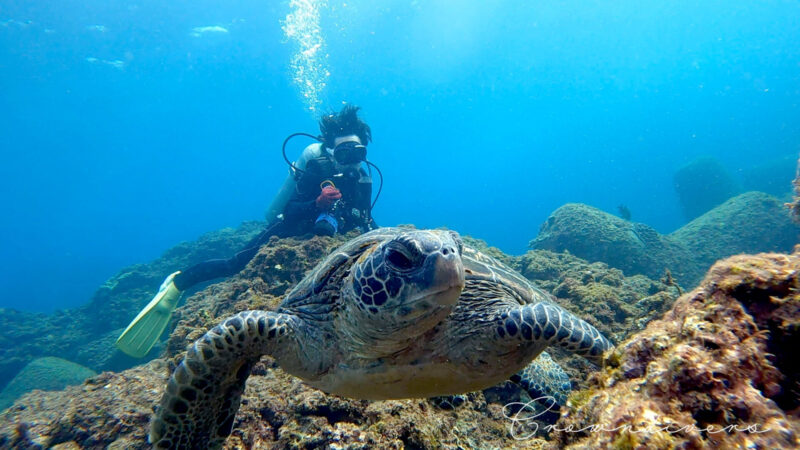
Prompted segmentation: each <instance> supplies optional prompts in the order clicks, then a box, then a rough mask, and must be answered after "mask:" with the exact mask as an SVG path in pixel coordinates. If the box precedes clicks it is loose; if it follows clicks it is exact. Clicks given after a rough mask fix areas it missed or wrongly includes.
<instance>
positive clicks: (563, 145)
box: [0, 0, 800, 311]
mask: <svg viewBox="0 0 800 450" xmlns="http://www.w3.org/2000/svg"><path fill="white" fill-rule="evenodd" d="M298 5H301V6H304V7H305V8H312V9H313V8H316V10H317V11H318V12H319V27H320V33H321V34H320V36H321V38H322V39H323V41H324V47H322V48H321V49H320V50H321V51H324V55H323V54H322V53H320V55H323V56H325V57H324V58H323V60H322V62H323V63H324V64H325V67H326V69H325V70H326V71H327V72H328V73H329V75H328V76H326V77H325V79H324V80H325V82H326V86H325V87H324V88H320V90H319V93H320V97H319V100H320V105H321V109H320V110H321V111H330V110H338V109H339V108H340V107H341V105H342V102H344V101H346V102H350V103H354V104H357V105H359V106H361V107H362V108H363V110H362V113H363V117H364V118H365V119H366V120H367V122H368V123H369V124H370V126H371V127H372V130H373V137H374V142H373V143H372V145H370V146H369V158H370V159H371V160H372V161H373V162H375V163H376V164H378V165H379V166H380V167H381V169H382V171H383V174H384V176H385V185H384V188H383V193H382V194H381V198H380V201H379V202H378V204H377V206H376V209H375V211H374V216H375V218H376V219H377V221H378V222H379V223H380V224H381V225H394V224H400V223H413V224H416V225H417V226H420V227H438V226H448V227H450V228H453V229H456V230H459V231H460V232H462V233H466V234H470V235H473V236H475V237H479V238H482V239H485V240H486V241H488V242H489V243H490V244H491V245H495V246H498V247H500V248H501V249H503V250H504V251H506V252H509V253H521V252H523V251H525V249H526V247H527V243H528V241H529V240H530V239H532V238H533V237H535V236H536V233H537V230H538V228H539V225H540V224H541V223H542V222H543V221H544V220H545V219H546V218H547V216H548V215H549V214H550V213H551V212H552V211H553V210H555V209H556V208H558V207H559V206H561V205H563V204H564V203H566V202H583V203H587V204H590V205H593V206H596V207H598V208H601V209H604V210H606V211H609V212H612V213H616V208H617V205H619V204H625V205H627V206H628V207H629V208H630V210H631V211H632V213H633V220H635V221H638V222H644V223H647V224H649V225H651V226H653V227H655V228H656V229H657V230H659V231H661V232H669V231H672V230H674V229H676V228H677V227H679V226H680V225H682V224H683V223H685V220H684V218H683V217H682V215H681V212H680V207H679V204H678V200H677V197H676V195H675V192H674V188H673V186H672V176H673V174H674V173H675V171H676V170H677V169H678V168H680V167H681V166H683V165H684V164H686V163H687V162H689V161H691V160H692V159H694V158H695V157H697V156H700V155H711V156H714V157H716V158H718V159H719V160H720V161H722V163H723V164H724V165H725V166H726V167H727V168H728V169H729V170H730V171H731V172H732V173H734V174H736V173H739V172H742V171H746V170H748V169H749V168H752V167H754V166H756V165H759V164H762V163H764V162H768V161H770V160H772V159H779V158H783V157H787V155H788V156H794V155H796V154H797V152H798V149H799V148H800V146H799V145H798V143H799V142H800V111H798V103H800V62H799V61H800V47H798V45H797V42H800V20H798V19H799V18H800V6H799V5H798V4H797V3H795V2H790V1H765V2H745V1H707V2H702V3H701V4H696V3H692V2H662V3H659V4H652V2H650V3H642V2H636V1H630V0H625V1H613V2H612V1H583V2H570V1H538V2H530V1H523V0H514V1H512V0H505V1H503V0H494V1H487V2H478V1H467V2H465V1H458V0H435V1H416V0H414V1H381V2H373V1H366V0H354V1H346V2H334V1H328V2H320V1H314V0H307V1H305V2H298V1H293V2H288V1H281V2H268V1H255V0H247V1H236V2H229V1H227V2H223V1H209V0H199V1H192V2H189V1H186V0H179V1H170V2H163V1H156V0H143V1H134V0H129V1H98V0H89V1H80V2H78V1H74V0H65V1H61V2H44V1H41V0H27V1H20V0H7V1H4V2H3V3H2V4H0V136H2V137H1V138H0V149H2V154H1V155H0V192H2V199H3V203H2V218H3V219H2V220H0V252H2V253H0V258H1V259H0V274H2V275H0V292H2V295H0V307H13V308H18V309H23V310H35V311H52V310H54V309H59V308H68V307H74V306H77V305H80V304H82V303H85V302H86V301H87V300H88V299H89V297H90V296H91V294H92V293H93V291H94V290H95V289H96V288H97V287H98V285H99V284H100V283H102V282H103V281H104V280H105V279H107V278H108V277H110V276H112V275H113V274H115V273H116V272H117V271H119V269H121V268H122V267H124V266H126V265H128V264H132V263H137V262H147V261H149V260H151V259H153V258H155V257H157V256H159V255H160V254H161V252H163V251H164V250H165V249H167V248H169V247H171V246H172V245H174V244H176V243H178V242H180V241H182V240H191V239H194V238H196V237H197V236H199V235H200V234H202V233H203V232H206V231H212V230H216V229H219V228H221V227H225V226H236V225H237V224H238V223H240V222H241V221H243V220H253V219H261V218H262V217H263V213H264V211H265V209H266V207H267V205H268V203H269V201H270V199H271V197H272V195H273V194H274V193H275V191H276V190H277V188H278V186H279V185H280V183H281V182H282V180H283V178H284V176H285V175H286V170H287V168H286V166H285V164H284V162H283V160H282V158H281V156H280V144H281V143H282V141H283V139H284V138H285V137H286V136H287V135H288V134H290V133H292V132H296V131H305V132H310V133H316V132H317V124H316V118H317V117H318V112H317V113H315V112H311V111H309V110H308V105H309V103H308V101H307V99H306V98H304V97H303V96H302V93H301V90H300V89H299V88H298V86H297V85H296V84H295V83H294V82H293V78H295V77H296V75H297V74H296V73H295V72H294V69H293V68H292V66H291V64H290V61H291V60H292V57H293V55H295V54H297V52H298V47H297V45H296V43H295V42H294V41H293V40H292V39H289V38H287V36H286V35H285V33H284V30H283V25H284V24H285V23H286V17H287V15H288V14H290V13H292V12H293V11H296V10H297V9H298V8H299V6H298ZM223 30H224V31H223ZM301 148H302V145H301V144H300V143H299V142H297V143H294V146H293V148H290V153H291V152H293V154H294V155H297V154H299V152H300V150H301ZM787 191H788V186H787Z"/></svg>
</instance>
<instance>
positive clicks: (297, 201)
mask: <svg viewBox="0 0 800 450" xmlns="http://www.w3.org/2000/svg"><path fill="white" fill-rule="evenodd" d="M317 215H319V211H318V210H317V199H316V197H315V198H313V199H311V200H304V199H301V198H299V197H298V196H297V195H295V196H293V197H292V199H291V200H289V203H287V204H286V208H285V209H284V210H283V220H284V221H285V222H286V223H289V224H296V225H299V224H303V223H313V222H314V220H315V219H316V218H317Z"/></svg>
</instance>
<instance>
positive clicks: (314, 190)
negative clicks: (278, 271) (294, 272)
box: [173, 156, 376, 291]
mask: <svg viewBox="0 0 800 450" xmlns="http://www.w3.org/2000/svg"><path fill="white" fill-rule="evenodd" d="M304 167H305V171H304V172H303V174H302V175H301V176H300V177H299V178H298V179H297V180H296V185H295V189H294V192H293V193H292V195H291V197H290V198H289V201H288V202H287V204H286V206H285V208H284V210H283V218H282V219H280V218H279V219H277V220H275V221H274V222H273V223H271V224H270V225H269V226H267V228H266V229H265V230H264V231H263V232H261V234H259V235H258V236H256V237H255V238H253V239H252V240H251V241H250V242H249V243H248V244H247V245H245V247H244V249H243V250H241V251H239V252H238V253H236V255H234V256H233V257H231V258H228V259H212V260H208V261H204V262H201V263H199V264H196V265H194V266H192V267H190V268H188V269H186V270H184V271H181V273H179V274H178V275H176V276H175V278H174V280H173V281H174V283H175V287H177V288H178V289H179V290H181V291H185V290H186V289H188V288H190V287H192V286H194V285H196V284H198V283H202V282H203V281H208V280H211V279H214V278H219V277H228V276H231V275H234V274H236V273H238V272H239V271H241V270H242V269H243V268H244V267H245V266H246V265H247V263H248V262H250V260H251V259H253V256H255V254H256V253H258V249H259V248H261V246H262V245H264V244H265V243H267V242H268V241H269V238H271V237H272V236H278V237H289V236H302V235H305V234H309V233H315V232H317V233H318V234H322V233H319V231H318V230H319V228H320V227H319V226H317V227H315V225H318V224H317V222H318V221H320V220H324V221H325V222H326V223H328V224H332V223H335V224H336V225H335V227H334V230H335V232H337V233H347V232H348V231H351V230H354V229H360V230H361V231H368V230H371V229H374V228H376V225H375V223H374V221H373V220H372V217H371V216H370V201H371V200H372V180H371V178H370V177H369V175H368V174H367V173H366V172H365V171H364V169H363V168H361V167H351V168H345V169H344V170H339V168H337V166H336V164H335V163H334V162H333V160H332V159H331V158H330V157H328V156H321V157H317V158H312V159H309V160H308V161H307V162H306V164H305V166H304ZM326 180H327V181H331V182H333V184H334V185H335V186H336V188H337V189H339V191H340V192H341V193H342V198H341V199H340V200H339V201H337V202H336V203H335V204H334V205H333V206H332V207H331V208H330V209H329V210H327V211H320V210H319V209H317V206H316V199H317V196H318V195H319V193H320V190H321V188H320V184H321V183H323V182H324V181H326ZM325 215H327V217H323V216H325ZM326 228H327V227H326Z"/></svg>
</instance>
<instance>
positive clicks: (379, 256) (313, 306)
mask: <svg viewBox="0 0 800 450" xmlns="http://www.w3.org/2000/svg"><path fill="white" fill-rule="evenodd" d="M550 345H555V346H559V347H562V348H565V349H567V350H569V351H571V352H574V353H576V354H578V355H581V356H584V357H586V358H587V359H589V360H590V361H593V362H595V363H597V362H599V361H600V360H601V359H602V355H603V353H604V352H605V351H606V350H608V349H610V348H611V347H612V345H611V343H610V342H609V341H608V340H607V339H606V338H605V337H603V336H602V335H601V334H600V333H599V332H598V331H597V330H596V329H595V328H594V327H593V326H591V325H589V324H588V323H586V322H584V321H583V320H580V319H578V318H577V317H575V316H573V315H572V314H571V313H569V312H567V311H566V310H564V309H562V308H561V307H559V306H557V305H555V304H553V303H551V302H549V301H548V295H547V294H545V293H544V292H542V291H540V290H539V289H537V288H535V287H534V286H532V285H531V284H530V283H529V282H528V281H527V280H526V279H525V278H523V277H522V276H521V275H519V274H517V273H516V272H514V271H513V270H511V269H510V268H508V267H506V266H504V265H503V264H501V263H500V262H498V261H496V260H494V259H493V258H491V257H489V256H487V255H485V254H483V253H480V252H478V251H476V250H474V249H472V248H469V247H466V246H464V245H463V243H462V241H461V239H460V237H459V236H458V234H457V233H455V232H452V231H443V230H410V229H400V228H382V229H378V230H375V231H372V232H369V233H366V234H363V235H361V236H359V237H357V238H355V239H353V240H351V241H349V242H347V243H346V244H344V245H343V246H342V247H340V248H339V249H337V250H335V251H334V252H333V253H332V254H331V255H329V256H328V257H327V258H326V259H325V260H323V261H322V262H321V263H320V264H319V265H317V267H316V268H315V269H314V270H313V271H312V272H310V273H309V274H308V275H307V276H306V277H305V278H304V279H303V280H302V281H301V282H300V283H299V284H298V285H297V286H296V287H295V288H294V289H293V290H292V291H291V292H289V294H288V295H287V296H286V298H285V299H284V300H283V303H281V305H280V307H279V308H278V310H277V311H245V312H241V313H239V314H236V315H235V316H233V317H230V318H228V319H226V320H225V321H224V322H222V323H221V324H220V325H217V326H216V327H214V328H213V329H212V330H210V331H209V332H207V333H206V334H205V335H204V336H203V337H201V338H200V339H198V340H197V341H196V342H195V343H194V344H193V345H192V346H191V348H190V349H189V350H188V352H187V353H186V357H185V358H184V360H183V362H181V364H180V365H178V367H177V368H176V369H175V372H174V373H173V374H172V377H171V378H170V380H169V383H168V384H167V388H166V391H165V393H164V396H163V397H162V399H161V404H160V406H159V407H158V408H157V411H156V415H155V417H154V418H153V420H152V422H151V427H150V442H151V443H153V444H154V446H155V447H156V448H191V447H197V446H203V447H205V446H211V447H216V446H220V445H222V443H223V442H224V441H225V438H226V437H227V436H228V435H229V434H230V433H231V429H232V426H233V420H234V416H235V415H236V411H237V410H238V409H239V403H240V400H241V395H242V392H243V391H244V386H245V381H246V380H247V377H248V376H249V374H250V368H251V366H252V365H253V364H254V363H256V362H257V361H258V360H259V358H260V357H261V356H262V355H271V356H272V357H273V358H275V360H276V361H277V362H278V364H279V365H280V366H281V368H283V369H284V370H285V371H286V372H288V373H290V374H293V375H295V376H297V377H300V378H302V379H303V380H304V381H305V382H306V383H308V384H309V385H311V386H314V387H316V388H318V389H321V390H323V391H325V392H327V393H331V394H336V395H342V396H347V397H353V398H360V399H371V400H383V399H399V398H424V397H434V396H444V395H453V394H460V393H465V392H470V391H476V390H480V389H484V388H487V387H490V386H493V385H495V384H497V383H499V382H502V381H504V380H506V379H509V377H512V376H514V375H515V374H517V376H518V377H519V376H521V377H529V375H530V373H528V374H527V375H526V372H530V371H527V370H524V369H525V368H526V366H528V365H529V363H531V361H532V360H534V358H536V357H537V356H538V355H539V354H541V353H542V351H543V350H544V349H545V348H546V347H548V346H550ZM548 360H549V358H548ZM534 363H535V361H534ZM558 378H559V377H558V376H557V377H556V379H557V380H556V381H557V382H559V380H558ZM543 380H544V384H547V377H544V378H543ZM561 381H563V380H561ZM556 390H558V387H556Z"/></svg>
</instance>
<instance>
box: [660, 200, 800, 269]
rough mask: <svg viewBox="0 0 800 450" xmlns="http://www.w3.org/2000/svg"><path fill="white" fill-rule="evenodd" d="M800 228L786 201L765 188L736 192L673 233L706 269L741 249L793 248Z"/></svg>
mask: <svg viewBox="0 0 800 450" xmlns="http://www.w3.org/2000/svg"><path fill="white" fill-rule="evenodd" d="M799 232H800V228H798V227H797V226H796V225H795V224H793V223H792V220H791V217H790V216H789V214H788V213H787V211H786V208H785V207H784V206H783V203H782V202H780V201H778V199H776V198H775V197H773V196H771V195H768V194H765V193H763V192H747V193H744V194H741V195H739V196H736V197H734V198H732V199H730V200H728V201H726V202H725V203H723V204H722V205H720V206H718V207H716V208H714V209H713V210H711V211H709V212H707V213H706V214H703V215H702V216H700V217H698V218H697V219H695V220H693V221H691V222H689V223H688V224H686V225H684V226H683V227H681V228H680V229H678V230H677V231H675V232H673V233H671V234H670V235H669V237H670V238H671V239H673V240H675V241H676V242H679V243H680V244H681V245H682V246H683V247H685V248H687V249H688V250H689V251H690V252H691V253H692V255H693V261H694V262H695V264H699V266H700V267H701V268H702V269H703V271H705V270H706V268H708V267H710V266H711V265H712V264H713V263H714V262H715V261H717V260H719V259H722V258H727V257H728V256H731V255H735V254H738V253H758V252H789V251H791V250H792V247H793V246H794V245H795V244H796V243H798V242H799V241H798V233H799Z"/></svg>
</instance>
